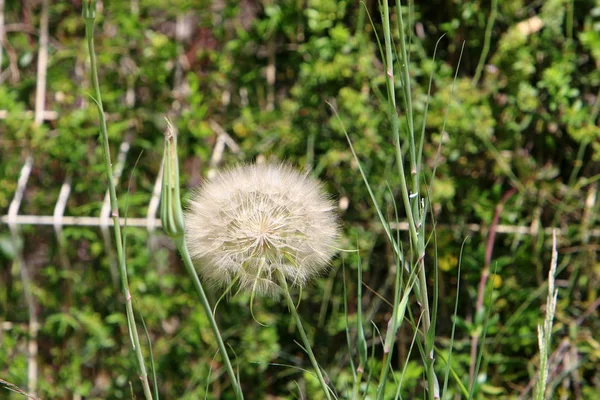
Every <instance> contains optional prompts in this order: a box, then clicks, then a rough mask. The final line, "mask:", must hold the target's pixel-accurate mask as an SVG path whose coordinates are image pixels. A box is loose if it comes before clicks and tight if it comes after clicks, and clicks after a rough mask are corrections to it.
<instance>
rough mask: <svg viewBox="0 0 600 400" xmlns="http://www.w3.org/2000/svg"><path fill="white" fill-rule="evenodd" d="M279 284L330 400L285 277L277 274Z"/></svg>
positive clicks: (327, 387) (329, 398) (329, 394)
mask: <svg viewBox="0 0 600 400" xmlns="http://www.w3.org/2000/svg"><path fill="white" fill-rule="evenodd" d="M279 282H280V285H281V287H282V288H283V295H284V296H285V301H286V302H287V305H288V308H289V309H290V312H291V313H292V316H293V317H294V319H295V321H296V326H297V327H298V331H299V332H300V337H301V338H302V343H304V347H305V349H306V353H308V358H310V362H311V363H312V365H313V368H314V369H315V372H316V373H317V378H318V379H319V382H320V383H321V387H322V388H323V391H324V392H325V397H327V400H331V393H329V386H327V383H326V382H325V378H324V377H323V373H322V372H321V367H319V363H317V359H316V358H315V355H314V353H313V351H312V347H311V345H310V341H309V340H308V336H306V332H305V331H304V327H303V326H302V320H301V319H300V316H299V315H298V312H297V311H296V305H295V304H294V301H293V300H292V296H291V295H290V290H289V287H288V284H287V282H286V280H285V277H283V275H281V273H279Z"/></svg>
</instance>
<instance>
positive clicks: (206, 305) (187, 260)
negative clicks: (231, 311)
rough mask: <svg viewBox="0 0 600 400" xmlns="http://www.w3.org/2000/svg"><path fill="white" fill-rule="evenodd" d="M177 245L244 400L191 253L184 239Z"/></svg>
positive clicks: (239, 393)
mask: <svg viewBox="0 0 600 400" xmlns="http://www.w3.org/2000/svg"><path fill="white" fill-rule="evenodd" d="M174 241H175V245H176V246H177V250H179V253H180V254H181V256H182V257H183V264H184V265H185V268H186V270H187V272H188V273H189V275H190V277H191V278H192V282H193V283H194V288H195V289H196V291H197V292H198V295H199V296H200V303H201V304H202V308H204V312H205V313H206V317H207V318H208V322H209V323H210V328H211V329H212V331H213V334H214V335H215V338H216V339H217V345H218V347H219V351H220V352H221V357H222V359H223V362H224V363H225V368H226V369H227V373H228V374H229V379H231V384H232V386H233V388H234V390H235V396H236V398H237V399H240V400H241V399H243V398H244V395H243V393H242V389H241V387H240V384H239V382H238V379H237V376H236V374H235V372H234V370H233V367H232V365H231V361H230V360H229V355H228V353H227V349H226V348H225V343H224V342H223V338H222V337H221V332H220V331H219V327H218V326H217V321H216V320H215V317H214V315H213V313H212V309H211V307H210V303H209V302H208V298H207V297H206V294H205V293H204V289H203V288H202V283H201V282H200V278H198V274H197V273H196V269H195V268H194V264H193V263H192V259H191V257H190V253H189V251H188V248H187V246H186V245H185V240H184V238H183V237H179V238H176V239H174Z"/></svg>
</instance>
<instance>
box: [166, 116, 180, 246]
mask: <svg viewBox="0 0 600 400" xmlns="http://www.w3.org/2000/svg"><path fill="white" fill-rule="evenodd" d="M160 219H161V222H162V227H163V230H164V231H165V233H166V234H167V235H168V236H170V237H172V238H179V237H183V233H184V225H183V210H182V209H181V198H180V196H179V158H178V157H177V135H176V133H175V129H174V128H173V124H171V121H170V120H168V119H167V132H166V133H165V150H164V156H163V179H162V189H161V195H160Z"/></svg>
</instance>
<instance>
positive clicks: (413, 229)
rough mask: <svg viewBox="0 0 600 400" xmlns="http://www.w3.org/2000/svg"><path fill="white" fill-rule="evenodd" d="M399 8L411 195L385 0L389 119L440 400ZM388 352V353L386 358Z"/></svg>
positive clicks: (432, 387)
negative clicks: (401, 135)
mask: <svg viewBox="0 0 600 400" xmlns="http://www.w3.org/2000/svg"><path fill="white" fill-rule="evenodd" d="M396 8H397V11H396V12H397V13H398V18H399V30H400V42H401V43H400V46H401V53H402V62H403V64H402V80H403V88H404V97H405V104H406V108H407V110H406V111H407V118H408V129H409V136H410V137H409V148H410V150H411V157H410V164H411V171H410V172H411V176H412V193H411V194H409V189H408V182H407V180H406V173H405V170H404V157H403V155H402V146H401V144H400V124H399V118H398V114H397V112H396V97H395V96H396V94H395V84H394V66H393V65H394V64H393V53H392V48H393V47H392V39H391V29H390V14H389V6H388V2H387V1H386V2H383V13H382V14H383V15H382V19H383V34H384V41H385V51H386V67H387V70H386V81H387V90H388V104H389V110H388V113H389V118H390V121H391V123H392V134H393V137H394V142H395V143H394V144H395V147H396V164H397V167H398V177H399V179H400V191H401V195H402V202H403V204H404V210H405V212H406V217H407V220H408V226H409V233H410V242H411V248H413V249H416V251H417V262H416V265H415V268H417V270H418V279H417V281H418V282H417V289H418V290H415V295H416V296H417V299H418V301H419V304H420V306H421V311H422V321H423V339H424V342H425V353H426V354H425V360H424V363H425V365H426V375H427V381H428V388H429V393H428V396H429V398H430V399H436V398H438V397H439V389H438V381H437V377H436V376H435V371H434V368H433V363H434V358H433V355H432V354H433V352H432V350H433V340H431V339H430V338H431V337H432V335H431V333H432V332H430V329H431V328H432V327H431V314H430V310H429V298H428V294H427V277H426V272H425V262H424V257H425V243H424V240H419V236H418V235H419V232H418V230H419V229H421V230H422V227H421V226H417V223H416V221H419V224H421V221H420V218H419V202H420V200H419V198H420V196H419V193H418V191H419V174H418V171H417V170H416V156H415V154H414V150H415V144H414V125H413V115H412V102H411V93H410V73H409V72H410V71H409V68H408V55H407V50H406V38H405V36H404V23H403V20H402V9H401V2H400V1H398V0H397V1H396ZM411 198H414V200H413V203H412V204H411ZM396 307H397V305H395V308H396ZM390 328H391V329H393V332H394V335H392V336H390V342H389V343H386V347H388V346H389V347H388V348H389V351H390V352H391V351H392V348H393V343H394V338H395V332H396V330H397V329H398V326H397V321H393V324H392V326H391V327H390ZM385 356H387V354H385V355H384V357H385ZM383 365H384V367H383V368H384V370H385V371H382V377H383V378H384V380H385V379H386V376H387V368H388V365H389V363H384V364H383ZM384 385H385V381H383V382H380V390H379V395H380V396H381V394H382V393H383V387H384Z"/></svg>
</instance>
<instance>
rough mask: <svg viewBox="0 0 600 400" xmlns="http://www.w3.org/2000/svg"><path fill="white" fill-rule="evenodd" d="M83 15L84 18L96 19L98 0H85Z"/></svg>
mask: <svg viewBox="0 0 600 400" xmlns="http://www.w3.org/2000/svg"><path fill="white" fill-rule="evenodd" d="M82 6H83V8H82V10H81V16H82V17H83V19H84V20H94V19H96V0H83V4H82Z"/></svg>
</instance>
